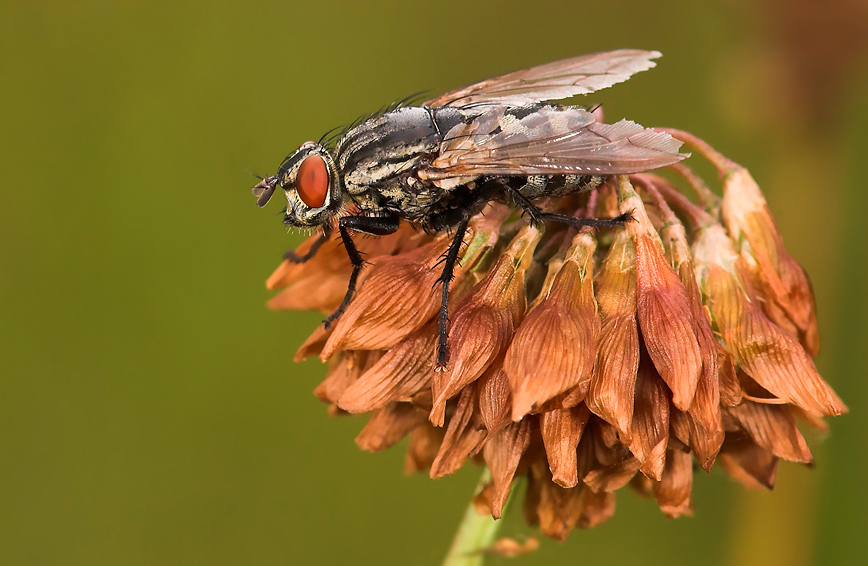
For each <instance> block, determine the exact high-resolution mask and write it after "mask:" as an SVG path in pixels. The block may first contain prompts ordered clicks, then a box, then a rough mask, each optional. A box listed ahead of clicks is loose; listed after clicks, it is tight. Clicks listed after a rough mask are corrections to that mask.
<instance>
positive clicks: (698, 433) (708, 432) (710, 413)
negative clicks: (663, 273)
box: [661, 220, 740, 471]
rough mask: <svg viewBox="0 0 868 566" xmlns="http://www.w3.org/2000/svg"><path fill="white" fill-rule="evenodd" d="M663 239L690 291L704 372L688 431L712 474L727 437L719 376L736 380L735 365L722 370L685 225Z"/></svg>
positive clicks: (670, 227)
mask: <svg viewBox="0 0 868 566" xmlns="http://www.w3.org/2000/svg"><path fill="white" fill-rule="evenodd" d="M661 237H662V239H663V243H664V246H665V248H666V251H667V255H668V258H669V261H670V262H671V263H672V265H673V267H674V268H675V270H676V272H677V273H678V278H679V280H680V281H681V282H682V283H683V284H684V288H685V290H686V291H687V296H688V299H689V301H690V312H691V315H692V316H691V322H692V325H693V331H694V334H695V335H696V339H697V344H698V345H699V352H700V355H701V358H702V371H701V373H700V376H699V382H698V383H697V385H696V392H695V393H694V397H693V401H692V402H691V404H690V407H689V408H688V409H687V412H688V415H689V416H688V418H687V419H686V421H687V424H688V428H689V429H691V430H692V432H691V433H690V434H689V442H690V447H691V449H692V450H693V451H694V453H695V454H696V458H697V460H699V463H700V465H701V466H702V467H703V468H704V469H705V470H706V471H709V470H710V469H711V466H712V464H713V463H714V458H715V456H716V455H717V452H718V451H719V450H720V446H721V444H722V443H723V437H724V431H723V423H722V421H721V414H720V402H721V400H720V396H721V393H720V381H721V377H720V374H721V372H724V371H728V372H730V375H726V376H724V377H725V378H732V379H733V381H734V375H731V374H732V364H731V363H729V364H728V365H727V367H725V368H724V367H723V365H724V364H727V360H726V356H727V354H726V352H725V351H724V350H723V348H721V346H720V345H719V344H718V343H717V340H716V339H715V338H714V332H713V331H712V329H711V323H710V320H709V318H708V316H707V313H706V311H705V307H703V306H702V296H701V294H700V292H699V286H698V284H697V281H696V272H695V270H694V266H693V260H692V258H691V255H690V247H689V245H688V243H687V234H686V233H685V230H684V226H683V225H682V224H681V223H680V222H677V220H674V221H673V220H670V223H669V224H667V225H666V226H665V227H664V228H663V229H662V230H661ZM727 393H730V392H729V391H728V392H727ZM738 402H740V392H739V393H738V396H737V397H736V400H735V401H734V403H738Z"/></svg>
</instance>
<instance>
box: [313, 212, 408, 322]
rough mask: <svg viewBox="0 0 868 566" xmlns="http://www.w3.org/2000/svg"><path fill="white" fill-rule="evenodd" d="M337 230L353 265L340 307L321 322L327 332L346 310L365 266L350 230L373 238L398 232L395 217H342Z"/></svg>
mask: <svg viewBox="0 0 868 566" xmlns="http://www.w3.org/2000/svg"><path fill="white" fill-rule="evenodd" d="M338 230H339V231H340V234H341V240H342V241H343V243H344V248H345V249H346V250H347V256H349V258H350V263H352V264H353V272H352V273H351V274H350V281H349V283H348V284H347V294H346V295H344V300H343V301H341V304H340V306H339V307H338V308H337V309H336V310H335V312H333V313H332V314H330V315H329V317H328V318H327V319H325V320H324V321H323V325H324V326H325V328H326V330H328V329H329V328H330V327H331V325H332V323H333V322H334V321H336V320H337V319H338V318H339V317H340V316H341V315H342V314H343V313H344V311H345V310H346V308H347V306H348V305H349V304H350V301H351V300H352V298H353V293H355V291H356V282H357V281H358V279H359V272H360V271H361V270H362V267H364V265H365V260H364V259H362V254H361V253H360V252H359V249H358V248H357V247H356V244H355V243H354V242H353V239H352V238H351V237H350V230H356V231H358V232H364V233H366V234H371V235H374V236H386V235H388V234H393V233H395V232H396V231H397V230H398V218H397V217H396V216H344V217H342V218H341V219H340V220H339V221H338Z"/></svg>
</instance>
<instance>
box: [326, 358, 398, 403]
mask: <svg viewBox="0 0 868 566" xmlns="http://www.w3.org/2000/svg"><path fill="white" fill-rule="evenodd" d="M382 355H383V353H382V352H379V351H372V352H344V353H343V354H342V355H341V357H340V358H338V359H335V360H334V361H333V362H332V364H331V365H330V366H329V373H328V376H327V377H326V378H325V380H323V381H322V383H320V384H319V385H317V387H316V389H314V390H313V394H314V395H316V397H317V399H319V400H320V401H322V402H323V403H335V402H336V401H337V400H338V399H339V398H340V396H341V395H343V393H344V391H346V389H347V388H348V387H349V386H350V385H352V384H353V383H354V382H355V381H356V380H357V379H358V378H359V377H360V376H361V375H362V374H363V373H364V372H365V371H366V370H367V369H368V368H369V367H371V366H372V365H373V364H375V363H376V362H377V360H378V359H379V358H380V356H382Z"/></svg>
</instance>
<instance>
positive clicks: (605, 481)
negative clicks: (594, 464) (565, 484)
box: [582, 455, 640, 492]
mask: <svg viewBox="0 0 868 566" xmlns="http://www.w3.org/2000/svg"><path fill="white" fill-rule="evenodd" d="M639 465H640V462H639V460H637V459H636V458H634V457H633V456H629V455H628V456H627V457H626V458H623V459H621V460H620V461H619V462H616V463H614V464H611V465H609V466H604V467H601V468H597V469H595V470H591V471H590V472H588V473H587V474H585V477H584V478H583V479H582V481H584V482H585V484H587V486H588V487H590V488H591V489H592V490H594V491H612V492H614V491H617V490H619V489H621V488H622V487H624V486H625V485H627V484H628V483H629V482H630V480H631V479H633V476H635V475H636V472H638V471H639Z"/></svg>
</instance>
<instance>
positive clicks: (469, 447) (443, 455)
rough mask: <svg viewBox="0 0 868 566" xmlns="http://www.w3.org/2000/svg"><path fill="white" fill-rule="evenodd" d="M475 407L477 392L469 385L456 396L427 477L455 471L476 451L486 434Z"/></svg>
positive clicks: (437, 476) (441, 475)
mask: <svg viewBox="0 0 868 566" xmlns="http://www.w3.org/2000/svg"><path fill="white" fill-rule="evenodd" d="M475 404H476V389H475V385H471V386H469V387H466V388H464V390H463V391H462V392H461V395H460V396H459V397H458V406H457V407H456V408H455V413H454V414H453V415H452V418H451V419H450V420H449V425H448V426H447V427H446V436H445V437H444V438H443V444H441V445H440V451H439V452H438V453H437V457H436V458H435V459H434V463H433V464H431V472H430V474H429V475H430V476H431V477H432V478H435V479H436V478H439V477H443V476H446V475H449V474H454V473H455V472H457V471H458V469H459V468H461V466H462V465H463V464H464V461H465V460H466V459H467V457H468V456H470V455H471V454H474V453H475V452H476V451H477V450H479V448H480V447H481V446H482V443H483V442H484V441H485V436H486V433H487V431H486V430H485V426H483V424H482V422H481V421H480V419H479V417H478V415H476V411H475V408H474V405H475Z"/></svg>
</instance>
